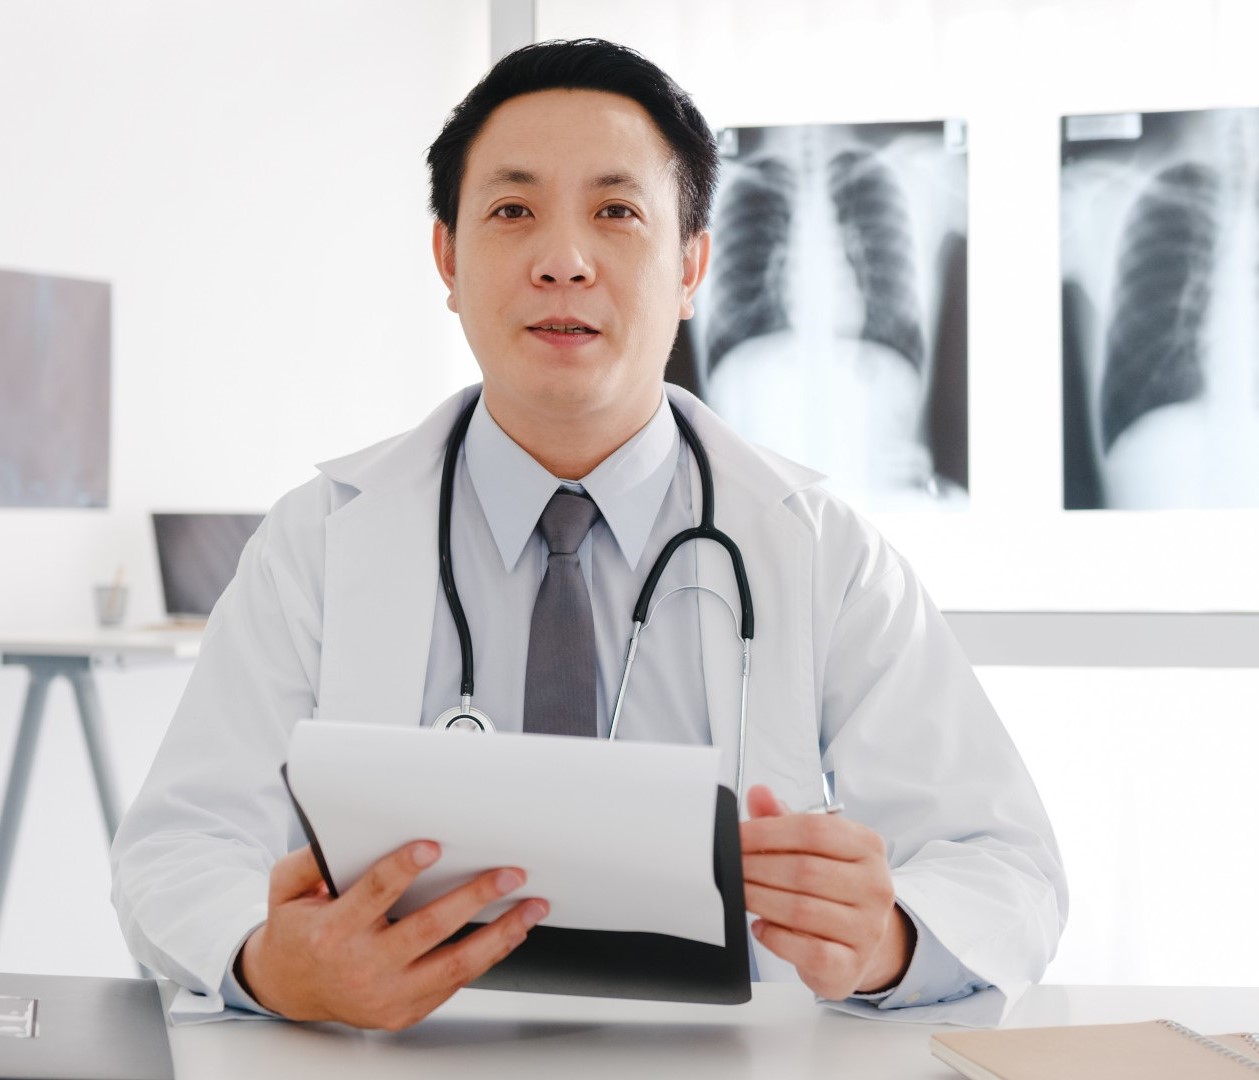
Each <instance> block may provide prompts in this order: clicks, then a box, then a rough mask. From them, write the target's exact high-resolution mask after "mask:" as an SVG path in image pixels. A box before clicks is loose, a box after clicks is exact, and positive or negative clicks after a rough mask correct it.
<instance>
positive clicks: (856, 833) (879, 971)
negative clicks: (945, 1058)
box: [739, 784, 914, 1001]
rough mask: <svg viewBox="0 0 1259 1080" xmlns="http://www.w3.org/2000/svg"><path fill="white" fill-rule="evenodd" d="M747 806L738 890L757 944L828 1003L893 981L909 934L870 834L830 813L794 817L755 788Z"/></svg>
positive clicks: (909, 948)
mask: <svg viewBox="0 0 1259 1080" xmlns="http://www.w3.org/2000/svg"><path fill="white" fill-rule="evenodd" d="M747 806H748V813H749V815H750V820H748V821H745V822H743V824H742V825H741V826H740V827H739V831H740V837H741V840H742V844H743V887H744V893H745V896H746V900H747V908H748V910H749V911H750V912H752V913H753V914H755V915H759V916H760V918H759V919H757V920H755V921H754V922H753V923H752V933H753V934H755V935H756V938H757V940H758V941H760V943H761V944H762V945H764V946H765V947H766V948H767V949H769V950H770V951H771V952H773V953H775V954H776V955H778V956H781V957H782V958H783V959H784V960H787V961H789V962H791V963H792V964H795V966H796V970H797V971H798V972H799V973H800V978H801V979H803V980H804V982H805V984H806V985H807V986H808V987H809V988H810V989H811V990H813V991H814V992H815V993H817V994H820V995H821V996H822V997H824V998H829V999H831V1000H833V1001H839V1000H842V999H843V998H846V997H848V996H849V995H850V994H852V993H854V992H861V993H874V992H877V991H879V990H885V989H887V988H888V987H890V986H895V985H896V984H897V983H898V982H900V980H901V978H902V977H903V976H904V974H905V970H906V968H908V967H909V960H910V958H911V957H912V956H913V952H914V928H913V923H912V922H910V920H909V916H908V915H906V914H905V912H904V911H902V910H901V909H900V908H899V907H897V906H896V893H895V891H894V890H893V887H892V875H891V872H890V870H889V869H888V865H887V853H886V850H885V848H884V846H883V840H882V838H881V837H880V836H879V835H878V833H876V832H874V831H873V830H871V829H867V828H866V827H865V826H864V825H859V824H858V823H857V822H855V821H852V820H850V819H849V818H845V817H842V816H839V815H837V814H793V813H791V812H790V811H789V810H788V809H787V807H786V806H784V805H783V804H782V803H780V802H779V801H778V800H777V799H776V798H775V797H774V795H773V792H771V791H770V790H769V788H767V787H765V786H764V785H761V784H758V785H756V786H755V787H753V788H751V789H749V791H748V802H747Z"/></svg>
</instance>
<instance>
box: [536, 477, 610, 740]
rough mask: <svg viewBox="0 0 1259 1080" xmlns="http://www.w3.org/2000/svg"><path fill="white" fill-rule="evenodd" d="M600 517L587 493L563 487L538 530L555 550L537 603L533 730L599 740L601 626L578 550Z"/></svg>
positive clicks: (548, 562)
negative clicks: (598, 632) (597, 661)
mask: <svg viewBox="0 0 1259 1080" xmlns="http://www.w3.org/2000/svg"><path fill="white" fill-rule="evenodd" d="M598 517H599V508H598V507H597V506H595V504H594V503H593V502H592V501H591V500H590V499H589V498H588V497H587V496H585V495H578V494H576V493H575V492H571V491H565V490H564V489H563V488H561V489H560V490H559V491H557V492H556V493H555V494H554V495H552V496H551V501H550V502H548V503H547V504H546V509H545V510H543V511H542V516H541V517H540V518H539V519H538V528H539V529H540V530H541V532H542V537H543V539H544V540H546V546H547V547H548V548H549V549H550V555H549V556H548V557H547V562H546V575H545V576H544V577H543V578H542V585H541V587H540V588H539V589H538V598H537V599H536V600H535V601H534V602H533V622H532V624H531V626H530V628H529V660H528V663H527V666H526V668H525V725H524V726H525V731H534V732H541V733H544V734H548V735H591V736H593V735H597V734H598V731H597V718H596V712H595V621H594V616H593V615H592V614H591V611H590V593H589V592H588V591H587V589H586V579H585V578H584V577H583V576H582V573H581V563H580V562H579V561H578V558H577V549H578V547H580V546H581V542H582V540H584V539H585V537H586V533H588V532H589V531H590V527H591V526H592V525H594V523H595V521H596V520H597V519H598Z"/></svg>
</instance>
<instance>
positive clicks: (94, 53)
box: [0, 0, 489, 630]
mask: <svg viewBox="0 0 1259 1080" xmlns="http://www.w3.org/2000/svg"><path fill="white" fill-rule="evenodd" d="M0 25H3V31H0V267H4V268H6V269H13V270H23V271H30V272H37V273H49V274H64V275H67V276H75V277H87V278H94V279H99V280H103V281H108V282H110V283H111V284H112V285H113V318H114V353H113V393H114V398H113V432H112V438H111V454H112V461H111V470H110V471H111V492H110V508H109V509H108V510H107V511H71V510H55V511H54V510H48V511H13V510H8V511H0V551H3V558H0V629H2V630H11V629H15V628H21V629H49V630H55V629H59V628H64V627H65V626H66V625H67V624H72V623H76V622H77V623H83V622H86V621H87V620H89V619H90V617H91V607H90V603H91V601H90V596H89V586H90V584H91V583H92V582H93V581H108V580H109V579H110V578H111V577H112V575H113V574H114V570H115V567H116V566H117V565H118V564H120V563H121V564H124V565H125V566H126V568H127V574H128V578H129V580H130V582H131V585H132V597H131V600H132V607H131V615H132V617H133V619H138V620H145V619H153V618H155V617H157V616H158V615H159V614H160V596H159V594H158V592H157V576H156V565H155V561H154V560H155V556H154V554H153V551H152V540H151V536H150V529H149V523H148V518H147V513H148V511H149V510H151V509H162V508H166V509H255V508H257V509H265V508H266V507H268V506H270V505H271V503H272V502H273V501H274V500H275V499H276V498H277V497H278V496H279V495H280V494H282V493H283V492H284V491H285V490H287V489H288V488H290V487H293V486H295V485H296V484H298V483H300V482H302V481H303V480H305V479H307V478H308V477H309V476H311V475H312V474H313V470H312V465H313V463H314V462H316V461H320V460H323V459H325V458H328V457H332V456H335V455H337V454H340V453H344V452H347V451H349V450H352V449H355V448H357V447H359V446H362V445H365V444H367V443H369V442H374V441H376V440H377V439H380V438H383V437H385V436H387V435H390V434H393V433H394V432H396V431H400V430H402V429H404V428H407V427H410V426H412V425H414V424H415V423H416V422H418V420H419V419H420V418H421V417H423V416H424V415H425V414H426V413H427V412H428V411H429V410H430V408H431V407H432V406H433V405H434V404H435V403H436V402H437V401H438V400H440V399H441V397H443V396H445V394H446V393H448V392H449V391H451V390H453V389H455V388H457V387H458V386H461V385H463V384H465V383H468V382H472V381H474V379H475V368H474V366H473V364H472V361H471V357H470V354H469V352H468V350H467V346H466V345H465V343H464V341H463V337H462V334H461V333H460V331H459V328H458V323H457V320H456V318H455V317H454V316H453V315H451V314H449V313H448V312H447V311H446V308H445V306H444V303H443V298H444V295H445V294H444V291H443V290H442V289H441V283H440V280H439V279H438V278H437V275H436V274H435V272H434V271H433V269H432V261H431V256H430V254H429V229H430V225H429V219H428V215H427V212H426V209H425V203H426V198H427V178H426V172H425V168H424V151H425V149H426V147H427V146H428V144H429V142H431V141H432V139H433V137H434V135H436V133H437V130H438V128H439V127H440V125H441V122H442V120H443V119H444V117H445V114H446V111H447V110H448V109H449V108H450V106H451V105H453V104H454V102H455V101H457V100H458V99H459V97H460V96H462V94H463V93H464V92H465V90H466V88H467V87H468V86H469V85H470V84H471V83H472V81H474V80H475V78H477V77H478V76H479V74H480V73H481V71H483V70H484V67H485V65H486V63H487V61H488V49H489V46H488V15H487V7H486V5H485V4H479V3H471V4H440V3H416V2H415V0H316V2H310V0H257V2H253V0H180V2H179V3H175V4H172V3H169V2H165V0H108V2H104V3H101V2H98V0H3V2H2V3H0Z"/></svg>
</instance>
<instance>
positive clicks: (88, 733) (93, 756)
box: [65, 665, 122, 844]
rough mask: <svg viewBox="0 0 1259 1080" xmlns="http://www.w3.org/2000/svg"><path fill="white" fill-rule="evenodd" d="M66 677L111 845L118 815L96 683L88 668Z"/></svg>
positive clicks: (69, 673)
mask: <svg viewBox="0 0 1259 1080" xmlns="http://www.w3.org/2000/svg"><path fill="white" fill-rule="evenodd" d="M65 674H66V678H68V679H69V680H70V685H71V686H73V687H74V696H75V699H76V700H77V701H78V703H79V720H80V722H81V723H82V725H83V741H84V742H85V743H87V755H88V758H89V759H90V760H91V762H92V775H93V776H94V777H95V778H96V793H97V795H98V796H99V797H100V801H101V816H102V817H103V818H104V819H105V831H106V832H107V833H108V834H109V842H110V843H111V844H112V843H113V842H114V834H115V833H117V832H118V822H119V821H120V820H121V817H122V814H121V811H120V809H119V802H118V786H117V784H116V783H115V782H114V770H113V768H112V766H111V764H110V761H109V754H108V752H107V750H106V748H105V733H104V730H103V729H104V716H103V714H102V712H101V703H100V697H99V696H98V695H97V693H96V680H95V679H93V678H92V669H91V667H90V666H88V665H84V666H83V667H76V668H72V669H70V670H68V671H67V672H66V673H65Z"/></svg>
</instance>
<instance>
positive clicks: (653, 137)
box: [463, 90, 673, 194]
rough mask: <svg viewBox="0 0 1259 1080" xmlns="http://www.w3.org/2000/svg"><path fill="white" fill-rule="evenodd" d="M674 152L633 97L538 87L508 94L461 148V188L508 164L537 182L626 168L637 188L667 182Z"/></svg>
mask: <svg viewBox="0 0 1259 1080" xmlns="http://www.w3.org/2000/svg"><path fill="white" fill-rule="evenodd" d="M672 162H673V153H672V150H671V148H670V146H669V144H668V142H667V141H666V140H665V138H664V136H663V135H662V134H661V133H660V129H659V128H658V127H656V124H655V121H653V120H652V118H651V116H650V114H649V113H648V112H647V110H646V109H644V108H643V107H642V106H641V105H640V104H638V102H637V101H634V100H633V99H632V98H627V97H623V96H622V95H620V94H610V93H605V92H603V91H599V90H541V91H537V92H535V93H531V94H522V95H520V96H519V97H514V98H510V99H508V100H507V101H505V102H503V103H502V104H501V105H499V106H498V107H497V108H496V109H495V110H494V111H493V112H492V113H490V115H489V118H488V119H487V120H486V122H485V124H484V126H483V127H482V128H481V130H480V132H479V133H478V134H477V137H476V139H475V140H474V141H473V143H472V146H471V148H470V149H469V151H468V158H467V163H466V165H465V168H464V177H463V193H464V194H466V193H468V192H470V191H476V190H478V189H482V188H484V187H485V186H486V184H487V181H489V180H491V178H493V177H495V176H502V175H504V174H505V173H507V172H511V171H516V172H527V173H529V174H530V175H531V176H533V177H535V178H537V179H538V180H539V181H541V182H542V183H547V182H550V181H562V180H564V179H570V178H571V179H577V180H582V179H589V178H597V177H599V176H608V175H623V176H631V177H633V178H634V179H635V180H637V182H638V183H639V184H640V185H641V186H643V187H644V188H648V189H649V188H651V187H652V186H654V185H656V184H665V185H668V186H670V187H671V186H672V184H673V171H672Z"/></svg>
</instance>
